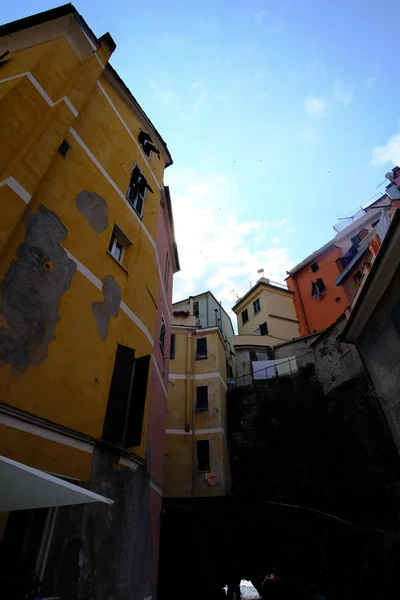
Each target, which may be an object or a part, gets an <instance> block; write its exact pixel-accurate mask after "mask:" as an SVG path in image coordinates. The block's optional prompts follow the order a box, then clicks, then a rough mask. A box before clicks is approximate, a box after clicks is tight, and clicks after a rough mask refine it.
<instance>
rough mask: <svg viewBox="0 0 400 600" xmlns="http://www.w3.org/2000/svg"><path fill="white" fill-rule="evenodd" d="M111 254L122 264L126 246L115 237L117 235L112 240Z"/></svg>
mask: <svg viewBox="0 0 400 600" xmlns="http://www.w3.org/2000/svg"><path fill="white" fill-rule="evenodd" d="M110 253H111V254H112V256H113V257H114V258H115V259H116V260H117V261H118V262H120V263H122V256H123V254H124V245H123V244H121V242H120V241H119V239H118V238H117V237H115V235H113V236H112V238H111V245H110Z"/></svg>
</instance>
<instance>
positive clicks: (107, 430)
mask: <svg viewBox="0 0 400 600" xmlns="http://www.w3.org/2000/svg"><path fill="white" fill-rule="evenodd" d="M149 365H150V354H147V355H146V356H142V357H141V358H135V351H134V350H133V349H132V348H128V347H127V346H122V345H121V344H118V346H117V353H116V356H115V363H114V371H113V374H112V379H111V385H110V391H109V394H108V404H107V411H106V416H105V419H104V427H103V440H104V441H106V442H109V443H110V444H115V445H116V446H121V447H122V448H130V447H132V446H140V441H141V437H142V427H143V415H144V407H145V403H146V390H147V380H148V375H149Z"/></svg>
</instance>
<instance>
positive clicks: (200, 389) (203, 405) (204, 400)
mask: <svg viewBox="0 0 400 600" xmlns="http://www.w3.org/2000/svg"><path fill="white" fill-rule="evenodd" d="M196 410H208V385H199V386H197V388H196Z"/></svg>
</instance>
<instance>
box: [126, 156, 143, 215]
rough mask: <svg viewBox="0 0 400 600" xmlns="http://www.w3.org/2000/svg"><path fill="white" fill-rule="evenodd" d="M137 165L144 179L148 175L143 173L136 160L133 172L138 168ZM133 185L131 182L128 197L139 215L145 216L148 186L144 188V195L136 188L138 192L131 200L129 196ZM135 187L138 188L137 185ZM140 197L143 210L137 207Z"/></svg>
mask: <svg viewBox="0 0 400 600" xmlns="http://www.w3.org/2000/svg"><path fill="white" fill-rule="evenodd" d="M136 167H137V168H138V169H139V172H140V174H141V176H142V177H143V178H144V179H146V177H145V176H144V175H143V171H142V169H141V168H140V167H139V165H138V164H137V162H135V163H134V164H133V167H132V173H133V171H134V170H135V169H136ZM132 173H131V178H132ZM146 182H147V179H146ZM131 187H132V185H131V183H129V187H128V191H127V193H126V199H127V200H128V202H129V203H130V204H131V206H133V208H134V209H135V210H136V212H137V214H138V215H139V217H143V213H144V201H145V200H146V192H147V187H145V188H144V193H143V196H142V194H139V191H138V190H137V189H136V192H137V193H136V194H135V198H134V200H131V198H130V197H129V193H130V190H131ZM135 187H136V188H137V186H135ZM139 198H141V199H142V210H141V212H140V211H139V210H138V209H137V204H138V199H139Z"/></svg>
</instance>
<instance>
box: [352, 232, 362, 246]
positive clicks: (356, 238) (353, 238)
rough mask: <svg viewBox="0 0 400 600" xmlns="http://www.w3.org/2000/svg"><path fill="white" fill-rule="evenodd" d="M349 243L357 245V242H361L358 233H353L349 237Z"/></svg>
mask: <svg viewBox="0 0 400 600" xmlns="http://www.w3.org/2000/svg"><path fill="white" fill-rule="evenodd" d="M350 240H351V243H352V244H353V246H358V245H359V243H360V242H361V238H360V234H359V233H357V235H354V236H353V237H352V238H350Z"/></svg>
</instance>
